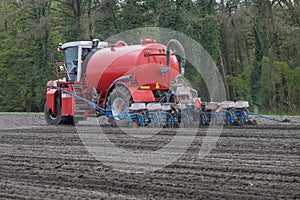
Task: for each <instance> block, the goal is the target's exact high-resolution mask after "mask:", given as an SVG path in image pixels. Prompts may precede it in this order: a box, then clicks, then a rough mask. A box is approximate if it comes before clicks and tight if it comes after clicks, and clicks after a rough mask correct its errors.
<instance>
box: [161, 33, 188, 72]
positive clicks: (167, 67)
mask: <svg viewBox="0 0 300 200" xmlns="http://www.w3.org/2000/svg"><path fill="white" fill-rule="evenodd" d="M172 44H175V45H176V46H177V47H178V48H179V49H180V51H181V53H182V56H181V61H180V75H182V76H183V75H184V66H185V51H184V48H183V46H182V44H181V43H180V42H179V41H178V40H175V39H172V40H170V41H169V42H168V44H167V50H166V51H167V54H166V57H167V61H166V67H165V68H161V69H160V73H161V74H166V73H167V72H168V71H169V70H170V47H171V45H172Z"/></svg>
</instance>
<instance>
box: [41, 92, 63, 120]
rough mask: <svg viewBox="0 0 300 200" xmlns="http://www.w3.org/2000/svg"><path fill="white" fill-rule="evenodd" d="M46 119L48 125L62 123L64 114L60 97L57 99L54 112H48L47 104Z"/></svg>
mask: <svg viewBox="0 0 300 200" xmlns="http://www.w3.org/2000/svg"><path fill="white" fill-rule="evenodd" d="M45 119H46V122H47V124H48V125H59V124H60V123H61V120H62V112H61V104H60V98H59V96H56V97H55V102H54V110H49V111H47V104H45Z"/></svg>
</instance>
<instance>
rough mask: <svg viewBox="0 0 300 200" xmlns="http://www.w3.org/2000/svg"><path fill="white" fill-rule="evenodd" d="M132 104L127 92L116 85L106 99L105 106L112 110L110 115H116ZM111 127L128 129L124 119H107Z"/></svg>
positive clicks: (122, 87)
mask: <svg viewBox="0 0 300 200" xmlns="http://www.w3.org/2000/svg"><path fill="white" fill-rule="evenodd" d="M131 104H132V97H131V94H130V92H129V90H128V89H127V88H126V87H125V86H122V85H119V86H118V85H117V86H116V87H115V88H114V90H113V91H112V92H111V93H110V95H109V97H108V99H107V106H108V107H111V108H113V110H112V114H113V115H118V114H120V113H121V112H123V111H124V109H125V108H128V107H129V106H130V105H131ZM108 121H109V123H110V124H111V126H112V127H129V126H130V123H129V122H128V121H127V120H126V119H118V118H117V117H115V118H109V119H108Z"/></svg>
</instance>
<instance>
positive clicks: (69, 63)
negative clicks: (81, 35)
mask: <svg viewBox="0 0 300 200" xmlns="http://www.w3.org/2000/svg"><path fill="white" fill-rule="evenodd" d="M65 64H66V67H67V70H68V72H69V73H71V72H72V70H74V68H77V66H78V47H69V48H67V49H65Z"/></svg>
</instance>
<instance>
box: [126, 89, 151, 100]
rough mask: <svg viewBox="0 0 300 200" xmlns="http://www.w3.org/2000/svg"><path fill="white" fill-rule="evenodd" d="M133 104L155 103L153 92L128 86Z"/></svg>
mask: <svg viewBox="0 0 300 200" xmlns="http://www.w3.org/2000/svg"><path fill="white" fill-rule="evenodd" d="M127 88H128V90H129V91H130V94H131V96H132V100H133V102H155V97H154V95H153V92H152V90H141V89H139V87H138V86H129V87H128V86H127Z"/></svg>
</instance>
